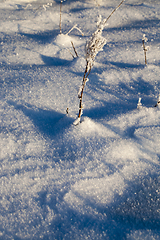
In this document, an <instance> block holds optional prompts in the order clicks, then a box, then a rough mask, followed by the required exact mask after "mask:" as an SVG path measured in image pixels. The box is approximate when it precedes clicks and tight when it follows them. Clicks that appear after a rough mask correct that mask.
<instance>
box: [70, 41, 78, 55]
mask: <svg viewBox="0 0 160 240" xmlns="http://www.w3.org/2000/svg"><path fill="white" fill-rule="evenodd" d="M71 44H72V47H73V50H74V52H75V54H76V57H78V53H77V51H76V49H75V47H74V44H73V42H72V41H71Z"/></svg>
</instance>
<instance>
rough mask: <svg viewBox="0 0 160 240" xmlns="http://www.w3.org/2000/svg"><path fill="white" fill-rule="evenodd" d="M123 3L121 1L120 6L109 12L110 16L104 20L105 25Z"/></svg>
mask: <svg viewBox="0 0 160 240" xmlns="http://www.w3.org/2000/svg"><path fill="white" fill-rule="evenodd" d="M124 1H125V0H122V1H121V2H120V4H119V5H118V6H117V7H116V8H115V9H114V10H113V11H112V12H111V14H110V15H109V16H108V18H106V20H105V24H106V22H107V21H108V20H109V19H110V17H111V16H112V14H113V13H114V12H115V11H116V10H117V9H118V8H119V7H120V6H121V5H122V3H123V2H124Z"/></svg>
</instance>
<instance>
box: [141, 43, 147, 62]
mask: <svg viewBox="0 0 160 240" xmlns="http://www.w3.org/2000/svg"><path fill="white" fill-rule="evenodd" d="M144 42H145V40H142V43H143V51H144V58H145V64H146V65H147V48H146V47H145V43H144Z"/></svg>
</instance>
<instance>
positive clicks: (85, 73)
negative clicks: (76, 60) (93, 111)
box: [78, 62, 91, 121]
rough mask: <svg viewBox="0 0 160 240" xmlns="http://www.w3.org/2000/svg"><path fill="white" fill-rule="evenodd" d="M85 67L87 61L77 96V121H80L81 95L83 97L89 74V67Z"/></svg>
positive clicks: (81, 109)
mask: <svg viewBox="0 0 160 240" xmlns="http://www.w3.org/2000/svg"><path fill="white" fill-rule="evenodd" d="M87 69H88V62H87V64H86V69H85V72H84V76H83V81H82V86H81V89H80V94H78V98H79V114H78V119H79V121H80V118H81V115H82V111H83V106H82V97H83V92H84V87H85V85H86V82H87V81H88V76H89V74H90V72H91V67H90V69H89V71H87Z"/></svg>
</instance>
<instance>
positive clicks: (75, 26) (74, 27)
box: [66, 24, 84, 36]
mask: <svg viewBox="0 0 160 240" xmlns="http://www.w3.org/2000/svg"><path fill="white" fill-rule="evenodd" d="M73 29H77V30H78V31H79V32H80V33H81V34H82V36H84V34H83V32H82V31H81V30H80V29H79V28H78V27H77V24H75V25H74V26H73V27H72V28H71V29H70V30H69V31H68V32H67V33H66V35H68V34H69V33H70V32H72V30H73Z"/></svg>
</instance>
